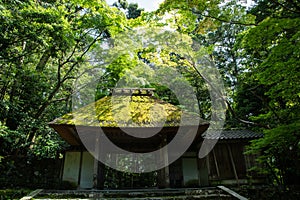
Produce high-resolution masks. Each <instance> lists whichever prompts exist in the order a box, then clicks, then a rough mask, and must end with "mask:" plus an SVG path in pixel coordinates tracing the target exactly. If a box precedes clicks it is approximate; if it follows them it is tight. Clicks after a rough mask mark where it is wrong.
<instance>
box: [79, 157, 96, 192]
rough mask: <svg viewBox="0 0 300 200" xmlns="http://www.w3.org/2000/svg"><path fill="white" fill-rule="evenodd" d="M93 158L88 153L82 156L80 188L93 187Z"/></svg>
mask: <svg viewBox="0 0 300 200" xmlns="http://www.w3.org/2000/svg"><path fill="white" fill-rule="evenodd" d="M93 172H94V157H93V156H92V155H91V154H90V153H89V152H86V151H85V152H83V154H82V168H81V177H80V187H81V188H92V187H93Z"/></svg>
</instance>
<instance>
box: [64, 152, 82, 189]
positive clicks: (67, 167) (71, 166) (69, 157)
mask: <svg viewBox="0 0 300 200" xmlns="http://www.w3.org/2000/svg"><path fill="white" fill-rule="evenodd" d="M79 165H80V152H66V154H65V163H64V171H63V178H62V180H63V181H69V182H72V183H74V184H77V183H78V176H79Z"/></svg>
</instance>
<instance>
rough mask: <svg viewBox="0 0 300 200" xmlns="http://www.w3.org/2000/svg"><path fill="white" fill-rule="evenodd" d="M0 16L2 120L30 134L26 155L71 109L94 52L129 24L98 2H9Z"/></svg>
mask: <svg viewBox="0 0 300 200" xmlns="http://www.w3.org/2000/svg"><path fill="white" fill-rule="evenodd" d="M0 13H1V25H0V30H1V33H0V38H1V43H0V47H1V52H0V67H1V72H0V75H1V76H0V77H1V79H0V99H1V101H0V102H1V104H0V106H1V114H0V116H1V119H0V120H1V122H2V124H4V125H5V126H6V127H8V128H9V129H10V130H14V131H18V132H22V134H24V135H26V137H24V140H23V141H22V143H23V145H22V146H23V147H24V148H23V149H24V151H25V152H26V151H27V150H26V149H27V148H28V147H29V146H30V147H33V146H32V144H34V143H35V144H37V143H39V141H40V142H41V141H43V142H46V139H45V138H47V139H49V136H48V135H47V133H49V132H50V133H51V131H50V130H49V129H48V128H46V126H47V125H46V123H47V122H48V121H50V120H51V119H53V118H54V117H55V116H59V115H61V114H62V113H64V112H66V111H67V110H68V109H70V95H71V94H72V92H73V89H72V82H73V80H74V79H75V78H76V77H77V76H80V74H81V72H82V71H84V70H86V68H90V67H92V65H90V64H89V62H88V61H89V59H90V55H89V52H90V51H91V49H93V48H94V46H95V44H97V43H98V42H100V41H102V40H105V39H106V38H108V37H110V36H111V35H114V34H116V33H117V32H119V31H121V30H122V29H123V27H124V25H125V23H126V22H125V21H124V20H125V18H124V17H123V15H120V11H118V10H117V9H115V8H110V7H109V6H108V5H107V4H106V3H105V2H104V1H100V0H99V1H76V0H64V1H56V0H53V1H52V0H51V1H33V0H28V1H10V0H7V1H2V2H1V7H0ZM45 130H47V131H45ZM51 137H52V136H51ZM51 137H50V138H51ZM53 137H54V136H53ZM47 144H48V143H47ZM47 144H46V146H47ZM49 144H50V143H49ZM43 146H45V145H42V146H41V147H43ZM15 153H21V152H20V151H18V152H15ZM23 153H24V152H23Z"/></svg>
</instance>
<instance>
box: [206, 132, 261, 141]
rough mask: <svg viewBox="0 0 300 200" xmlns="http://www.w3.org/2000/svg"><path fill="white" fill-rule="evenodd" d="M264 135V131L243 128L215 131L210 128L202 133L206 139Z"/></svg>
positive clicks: (244, 137) (251, 137)
mask: <svg viewBox="0 0 300 200" xmlns="http://www.w3.org/2000/svg"><path fill="white" fill-rule="evenodd" d="M263 136H264V135H263V134H262V133H256V132H254V131H251V130H247V129H241V130H221V132H220V131H214V130H209V131H206V132H204V133H203V134H202V137H203V138H204V139H220V140H229V139H256V138H262V137H263Z"/></svg>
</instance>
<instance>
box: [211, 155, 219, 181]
mask: <svg viewBox="0 0 300 200" xmlns="http://www.w3.org/2000/svg"><path fill="white" fill-rule="evenodd" d="M212 152H213V157H214V161H215V165H216V170H217V175H218V178H220V171H219V165H218V161H217V158H216V154H215V150H214V149H213V150H212Z"/></svg>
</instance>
